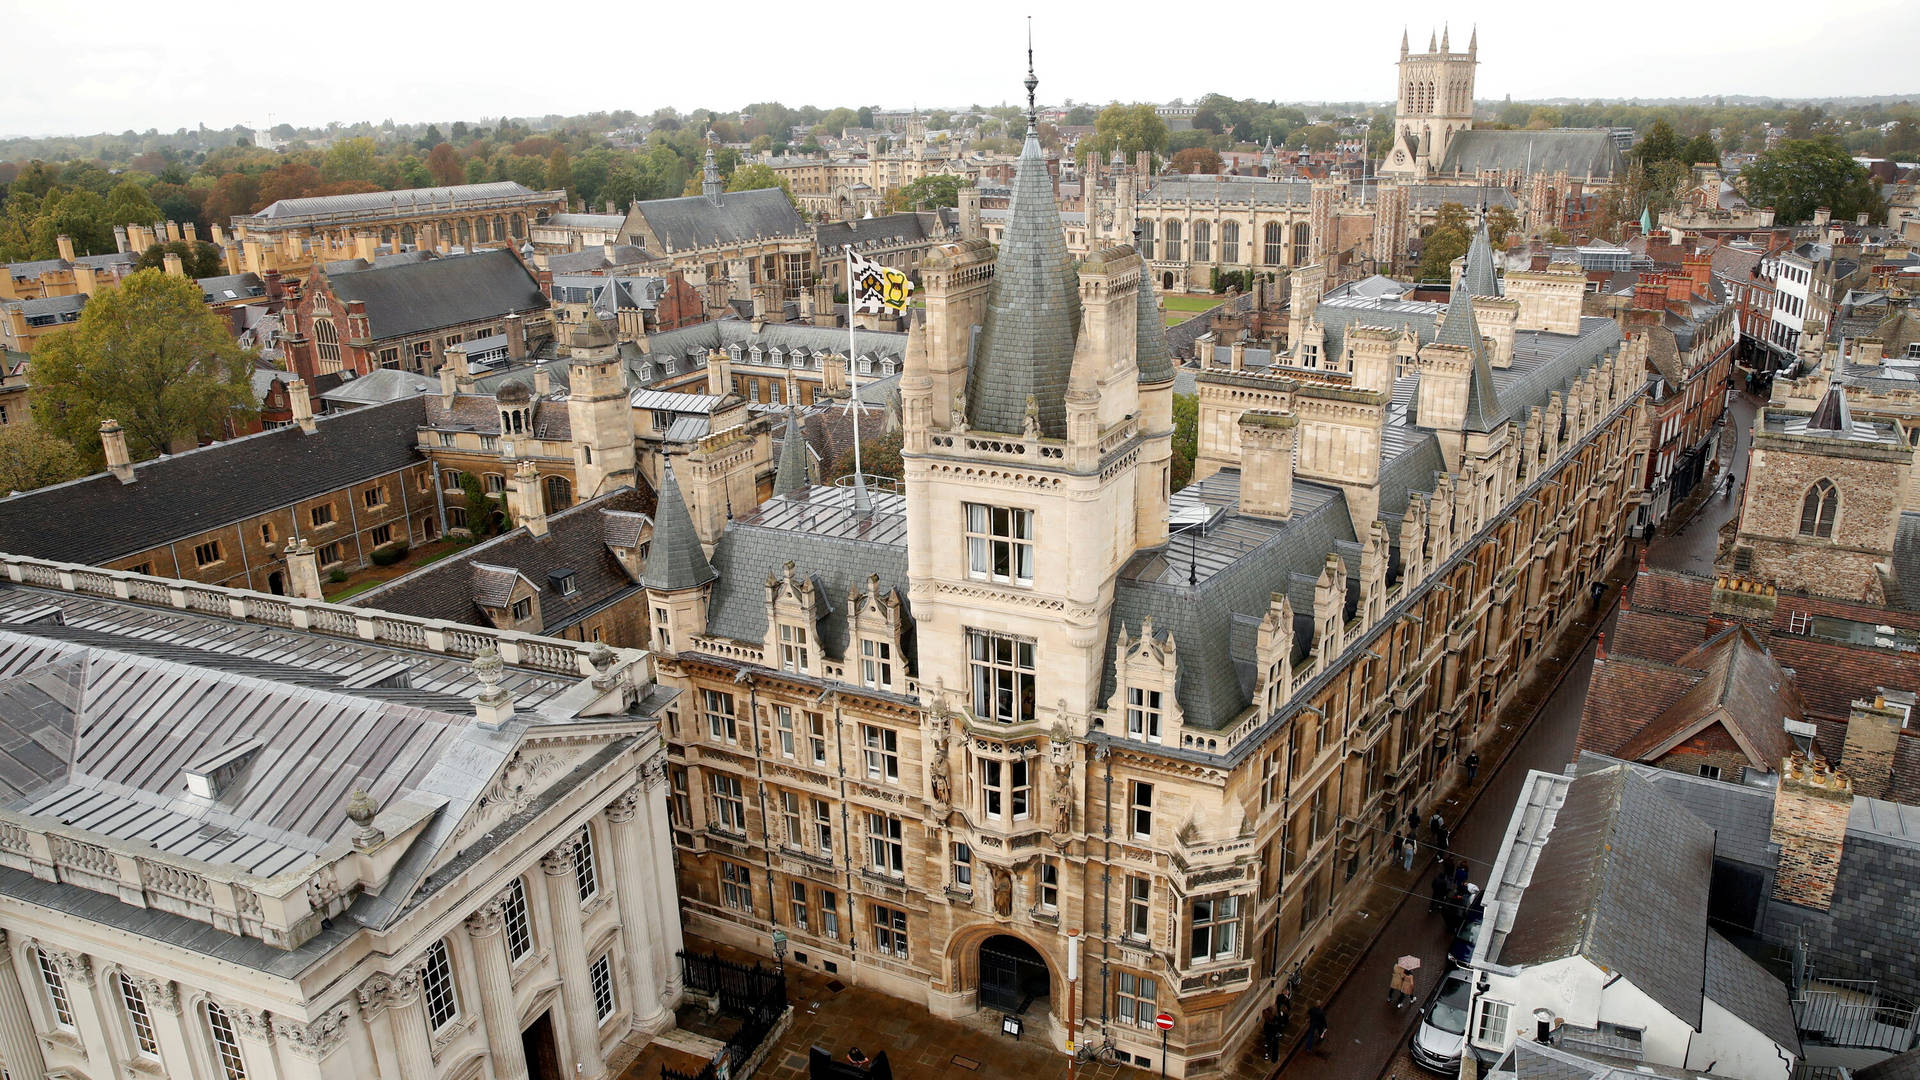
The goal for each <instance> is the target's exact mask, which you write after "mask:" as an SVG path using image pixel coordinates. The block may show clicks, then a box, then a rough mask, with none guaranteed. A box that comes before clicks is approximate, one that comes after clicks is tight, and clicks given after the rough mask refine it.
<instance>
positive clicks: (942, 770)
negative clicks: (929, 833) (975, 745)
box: [931, 741, 953, 808]
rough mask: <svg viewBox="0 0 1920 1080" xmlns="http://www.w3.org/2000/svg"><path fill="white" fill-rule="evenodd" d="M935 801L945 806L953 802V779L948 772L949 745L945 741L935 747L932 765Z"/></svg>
mask: <svg viewBox="0 0 1920 1080" xmlns="http://www.w3.org/2000/svg"><path fill="white" fill-rule="evenodd" d="M931 775H932V783H933V801H934V802H936V803H938V804H939V805H940V806H941V807H942V808H945V807H947V806H949V805H951V804H952V802H953V781H952V779H951V777H950V776H949V775H948V772H947V746H946V743H945V742H944V741H942V742H940V743H939V744H937V745H936V746H935V747H934V749H933V762H932V765H931Z"/></svg>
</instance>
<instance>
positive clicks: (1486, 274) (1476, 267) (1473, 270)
mask: <svg viewBox="0 0 1920 1080" xmlns="http://www.w3.org/2000/svg"><path fill="white" fill-rule="evenodd" d="M1460 284H1461V285H1463V286H1465V288H1466V290H1467V295H1468V296H1499V295H1500V282H1499V279H1497V278H1496V277H1495V276H1494V273H1493V240H1492V238H1491V237H1489V236H1488V235H1487V220H1486V218H1484V217H1483V218H1481V219H1480V224H1479V226H1478V227H1476V228H1475V229H1474V230H1473V243H1471V244H1469V245H1468V246H1467V266H1466V269H1465V270H1464V271H1462V273H1461V275H1460Z"/></svg>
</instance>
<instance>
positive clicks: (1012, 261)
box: [967, 132, 1080, 439]
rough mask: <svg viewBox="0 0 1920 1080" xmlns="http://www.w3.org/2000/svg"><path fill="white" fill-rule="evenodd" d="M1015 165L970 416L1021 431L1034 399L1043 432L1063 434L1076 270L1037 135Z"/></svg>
mask: <svg viewBox="0 0 1920 1080" xmlns="http://www.w3.org/2000/svg"><path fill="white" fill-rule="evenodd" d="M1016 170H1017V171H1016V172H1015V174H1014V181H1013V205H1012V206H1011V208H1010V209H1009V211H1008V215H1007V225H1006V231H1005V232H1004V233H1002V234H1001V238H1000V254H999V256H998V257H997V258H996V259H995V260H994V271H993V286H992V288H991V290H990V291H989V292H988V294H987V313H986V318H985V320H984V321H983V324H982V326H981V328H980V334H979V338H978V339H977V344H976V348H975V352H974V357H973V365H972V370H971V372H970V377H969V379H968V383H967V408H968V419H969V421H970V422H971V424H972V426H973V427H975V428H977V429H979V430H981V431H998V432H1002V433H1005V434H1010V435H1017V434H1020V433H1021V432H1023V431H1024V430H1025V429H1026V419H1027V399H1028V398H1029V397H1031V398H1033V399H1034V401H1035V403H1036V405H1037V407H1038V409H1039V414H1040V431H1041V433H1042V434H1043V435H1046V436H1048V437H1050V438H1056V439H1058V438H1065V437H1066V433H1067V379H1068V375H1069V374H1070V373H1071V371H1072V369H1073V350H1074V342H1075V341H1076V340H1077V339H1078V337H1079V333H1080V281H1079V275H1078V274H1077V273H1076V272H1075V271H1074V268H1073V260H1072V258H1071V257H1070V256H1069V255H1068V254H1067V238H1066V233H1065V232H1064V231H1062V227H1061V224H1060V208H1059V207H1058V206H1057V205H1056V204H1055V203H1054V199H1053V179H1052V177H1051V176H1049V175H1048V173H1047V161H1046V156H1045V155H1044V154H1043V153H1042V152H1041V150H1040V138H1039V136H1037V135H1035V134H1033V133H1032V132H1029V133H1028V134H1027V141H1026V144H1025V146H1023V147H1022V148H1021V151H1020V161H1019V164H1018V165H1017V166H1016Z"/></svg>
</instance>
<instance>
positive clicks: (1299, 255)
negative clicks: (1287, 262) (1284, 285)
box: [1293, 221, 1313, 266]
mask: <svg viewBox="0 0 1920 1080" xmlns="http://www.w3.org/2000/svg"><path fill="white" fill-rule="evenodd" d="M1312 236H1313V230H1312V229H1309V228H1308V227H1307V223H1306V222H1304V221H1302V222H1299V223H1297V224H1295V225H1294V227H1293V265H1295V266H1305V265H1307V254H1308V252H1309V251H1311V250H1312V245H1311V243H1310V242H1309V241H1310V240H1311V238H1312Z"/></svg>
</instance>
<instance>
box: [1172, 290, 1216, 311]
mask: <svg viewBox="0 0 1920 1080" xmlns="http://www.w3.org/2000/svg"><path fill="white" fill-rule="evenodd" d="M1160 300H1161V302H1162V303H1164V304H1165V305H1166V308H1167V310H1168V311H1188V312H1192V311H1205V310H1207V309H1208V308H1213V307H1218V306H1220V304H1221V303H1222V300H1221V298H1220V297H1218V296H1206V295H1201V296H1185V295H1182V294H1180V293H1171V294H1168V295H1164V296H1162V297H1161V298H1160Z"/></svg>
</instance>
